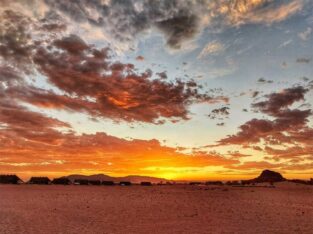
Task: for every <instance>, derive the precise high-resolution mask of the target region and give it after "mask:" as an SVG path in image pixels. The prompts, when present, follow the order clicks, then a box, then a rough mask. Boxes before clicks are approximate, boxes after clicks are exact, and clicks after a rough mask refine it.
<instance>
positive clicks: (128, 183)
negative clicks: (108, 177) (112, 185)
mask: <svg viewBox="0 0 313 234" xmlns="http://www.w3.org/2000/svg"><path fill="white" fill-rule="evenodd" d="M120 185H121V186H130V185H132V183H131V182H130V181H121V182H120Z"/></svg>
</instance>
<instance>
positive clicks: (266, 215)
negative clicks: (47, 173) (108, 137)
mask: <svg viewBox="0 0 313 234" xmlns="http://www.w3.org/2000/svg"><path fill="white" fill-rule="evenodd" d="M0 233H1V234H2V233H10V234H11V233H12V234H13V233H14V234H17V233H36V234H37V233H45V234H50V233H171V234H172V233H313V186H305V185H296V184H290V183H286V182H284V183H281V184H279V185H278V186H276V188H234V187H230V186H221V187H215V186H202V187H199V186H190V185H175V186H152V187H141V186H130V187H120V186H115V187H105V186H74V185H72V186H62V185H58V186H57V185H48V186H45V185H0Z"/></svg>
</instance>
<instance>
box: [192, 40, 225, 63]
mask: <svg viewBox="0 0 313 234" xmlns="http://www.w3.org/2000/svg"><path fill="white" fill-rule="evenodd" d="M224 50H225V47H224V45H223V44H221V43H220V42H218V41H212V42H209V43H208V44H207V45H206V46H205V47H204V48H203V49H202V51H201V52H200V54H199V55H198V57H197V58H198V59H202V58H205V57H207V56H209V55H218V54H219V53H221V52H223V51H224Z"/></svg>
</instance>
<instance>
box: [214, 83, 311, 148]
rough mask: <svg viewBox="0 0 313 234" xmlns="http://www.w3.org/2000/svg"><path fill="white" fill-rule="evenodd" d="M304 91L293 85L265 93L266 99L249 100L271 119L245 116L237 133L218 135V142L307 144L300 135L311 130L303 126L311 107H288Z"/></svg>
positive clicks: (304, 89) (309, 114) (300, 97)
mask: <svg viewBox="0 0 313 234" xmlns="http://www.w3.org/2000/svg"><path fill="white" fill-rule="evenodd" d="M307 92H308V89H306V88H304V87H302V86H296V87H293V88H288V89H284V90H282V91H281V92H277V93H272V94H269V95H266V98H267V100H265V101H261V102H257V103H253V104H252V107H253V108H254V109H256V110H258V111H260V112H262V113H264V114H267V115H269V116H271V117H274V119H273V120H268V119H252V120H249V121H247V122H246V123H244V124H243V125H241V126H240V127H239V128H240V131H239V132H238V133H237V134H235V135H230V136H228V137H226V138H224V139H221V140H220V141H219V144H220V145H227V144H240V145H243V146H245V145H250V144H252V145H253V144H256V143H260V142H261V140H262V141H263V142H264V143H266V144H269V145H283V144H286V143H287V144H297V143H303V144H308V142H304V141H303V140H304V139H302V138H301V137H300V136H301V135H307V136H309V135H310V134H311V129H310V128H309V127H308V126H307V123H308V117H309V116H311V114H312V112H311V110H309V109H308V110H299V109H292V110H291V109H289V108H288V107H289V106H291V105H292V104H294V103H295V102H297V101H301V100H304V95H305V94H306V93H307Z"/></svg>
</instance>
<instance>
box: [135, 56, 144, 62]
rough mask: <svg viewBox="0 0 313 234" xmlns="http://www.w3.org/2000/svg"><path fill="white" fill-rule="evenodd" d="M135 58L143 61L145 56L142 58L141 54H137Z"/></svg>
mask: <svg viewBox="0 0 313 234" xmlns="http://www.w3.org/2000/svg"><path fill="white" fill-rule="evenodd" d="M136 60H137V61H144V60H145V58H144V57H143V56H141V55H138V56H137V57H136Z"/></svg>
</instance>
